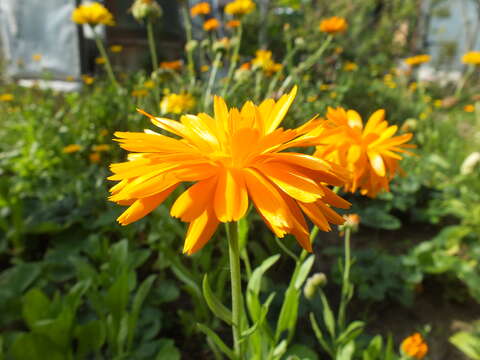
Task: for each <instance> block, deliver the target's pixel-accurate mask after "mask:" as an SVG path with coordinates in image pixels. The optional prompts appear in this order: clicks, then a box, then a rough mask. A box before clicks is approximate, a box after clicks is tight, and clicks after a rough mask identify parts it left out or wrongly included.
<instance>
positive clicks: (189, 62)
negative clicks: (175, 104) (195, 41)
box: [182, 2, 195, 92]
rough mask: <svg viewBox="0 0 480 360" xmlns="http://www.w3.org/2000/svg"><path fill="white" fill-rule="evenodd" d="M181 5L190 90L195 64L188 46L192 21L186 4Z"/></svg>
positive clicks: (193, 80) (190, 39)
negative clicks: (185, 36)
mask: <svg viewBox="0 0 480 360" xmlns="http://www.w3.org/2000/svg"><path fill="white" fill-rule="evenodd" d="M186 4H187V2H185V5H184V6H182V14H183V22H184V25H185V34H186V35H187V48H186V50H187V68H188V73H189V77H190V85H189V92H192V90H193V87H194V86H195V64H194V61H193V50H192V49H191V48H190V46H188V45H190V44H191V41H192V23H191V22H190V16H189V15H188V5H186Z"/></svg>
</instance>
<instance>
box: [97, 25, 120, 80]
mask: <svg viewBox="0 0 480 360" xmlns="http://www.w3.org/2000/svg"><path fill="white" fill-rule="evenodd" d="M90 29H91V30H92V32H93V38H94V39H95V43H96V45H97V48H98V51H99V52H100V55H102V57H103V58H104V59H105V69H106V70H107V75H108V77H109V79H110V81H111V82H112V84H113V85H114V86H115V87H116V88H117V89H118V88H119V85H118V82H117V79H116V78H115V75H114V73H113V70H112V64H111V63H110V59H109V58H108V55H107V51H106V50H105V46H103V41H102V39H100V37H99V36H98V34H97V32H96V31H95V27H93V26H91V25H90Z"/></svg>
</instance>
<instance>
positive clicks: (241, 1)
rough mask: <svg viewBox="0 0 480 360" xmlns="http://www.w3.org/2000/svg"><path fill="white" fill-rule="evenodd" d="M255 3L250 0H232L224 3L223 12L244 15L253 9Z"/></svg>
mask: <svg viewBox="0 0 480 360" xmlns="http://www.w3.org/2000/svg"><path fill="white" fill-rule="evenodd" d="M255 7H256V5H255V3H254V2H253V1H252V0H234V1H232V2H229V3H228V4H227V5H225V14H229V15H246V14H250V13H251V12H252V11H253V10H255Z"/></svg>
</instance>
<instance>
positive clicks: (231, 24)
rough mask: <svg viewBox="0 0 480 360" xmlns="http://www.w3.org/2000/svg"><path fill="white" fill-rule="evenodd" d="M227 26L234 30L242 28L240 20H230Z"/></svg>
mask: <svg viewBox="0 0 480 360" xmlns="http://www.w3.org/2000/svg"><path fill="white" fill-rule="evenodd" d="M225 26H226V27H227V28H229V29H234V28H237V27H239V26H240V20H229V21H227V23H226V24H225Z"/></svg>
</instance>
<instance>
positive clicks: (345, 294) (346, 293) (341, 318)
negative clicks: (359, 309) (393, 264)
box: [338, 227, 352, 331]
mask: <svg viewBox="0 0 480 360" xmlns="http://www.w3.org/2000/svg"><path fill="white" fill-rule="evenodd" d="M350 234H351V229H350V228H349V227H347V228H346V229H345V244H344V245H345V264H344V268H343V281H342V298H341V301H340V309H339V311H338V327H339V329H340V331H343V329H344V327H345V312H346V308H347V304H348V302H349V300H350V299H349V297H350V292H351V287H352V285H351V284H350V267H351V257H350Z"/></svg>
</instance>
